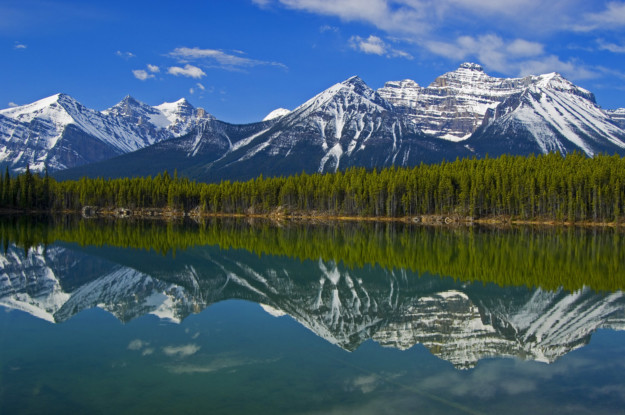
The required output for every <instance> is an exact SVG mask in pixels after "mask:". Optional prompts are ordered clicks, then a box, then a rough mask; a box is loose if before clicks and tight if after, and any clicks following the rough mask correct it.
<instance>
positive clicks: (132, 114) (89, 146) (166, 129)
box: [0, 94, 211, 171]
mask: <svg viewBox="0 0 625 415" xmlns="http://www.w3.org/2000/svg"><path fill="white" fill-rule="evenodd" d="M205 119H211V117H210V116H209V115H207V114H206V113H205V112H204V111H203V110H201V109H197V110H196V109H194V108H193V107H192V106H191V105H190V104H189V103H188V102H186V101H185V100H180V101H177V102H174V103H164V104H161V105H159V106H156V107H150V106H148V105H146V104H143V103H141V102H139V101H136V100H135V99H133V98H132V97H126V98H125V99H124V100H123V101H121V102H120V103H119V104H117V105H115V106H114V107H112V108H110V109H108V110H106V111H102V112H99V111H95V110H92V109H89V108H86V107H84V106H83V105H82V104H80V103H79V102H78V101H76V100H75V99H73V98H72V97H70V96H68V95H65V94H56V95H53V96H51V97H48V98H44V99H42V100H39V101H37V102H34V103H32V104H28V105H24V106H21V107H16V108H9V109H4V110H0V163H2V164H5V165H8V166H9V167H10V168H11V169H12V170H17V171H20V170H23V169H25V167H26V166H27V165H30V167H31V169H32V170H34V171H42V170H43V169H44V168H45V167H47V168H48V169H49V170H50V171H55V170H62V169H67V168H70V167H74V166H78V165H82V164H87V163H92V162H94V161H100V160H106V159H108V158H111V157H114V156H117V155H120V154H124V153H129V152H132V151H136V150H138V149H141V148H143V147H146V146H149V145H151V144H154V143H156V142H159V141H162V140H165V139H168V138H172V137H176V136H180V135H183V134H186V133H187V132H189V131H190V130H191V129H193V128H194V127H196V126H197V125H198V123H200V121H202V120H205Z"/></svg>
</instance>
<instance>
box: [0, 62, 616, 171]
mask: <svg viewBox="0 0 625 415" xmlns="http://www.w3.org/2000/svg"><path fill="white" fill-rule="evenodd" d="M553 151H555V152H560V153H562V154H566V153H569V152H572V151H579V152H582V153H584V154H586V155H588V156H593V155H595V154H597V153H600V152H605V153H609V154H613V153H617V154H621V155H624V154H625V109H616V110H604V109H602V108H601V107H599V106H598V105H597V103H596V101H595V97H594V95H593V94H592V93H591V92H589V91H587V90H585V89H583V88H580V87H578V86H576V85H574V84H573V83H571V82H570V81H568V80H566V79H565V78H563V77H562V76H561V75H559V74H557V73H550V74H544V75H538V76H527V77H522V78H497V77H492V76H489V75H488V74H486V73H485V72H484V70H483V68H482V67H481V66H479V65H477V64H474V63H464V64H462V65H460V67H459V68H457V69H456V70H454V71H452V72H448V73H446V74H443V75H441V76H440V77H438V78H436V79H435V80H434V81H433V82H432V83H431V84H430V85H429V86H427V87H422V86H420V85H418V84H417V83H416V82H414V81H412V80H403V81H392V82H387V83H386V84H385V85H384V87H382V88H380V89H378V90H374V89H372V88H370V87H369V86H368V85H367V84H366V83H365V82H364V81H363V80H362V79H360V78H359V77H356V76H355V77H351V78H349V79H347V80H345V81H343V82H340V83H338V84H336V85H333V86H331V87H330V88H328V89H326V90H325V91H323V92H321V93H320V94H318V95H316V96H315V97H313V98H311V99H310V100H308V101H306V102H305V103H303V104H302V105H300V106H299V107H297V108H295V109H294V110H292V111H288V110H285V109H282V108H281V109H278V110H275V111H272V112H271V113H270V114H269V115H268V116H267V117H265V119H264V120H263V121H260V122H257V123H251V124H245V125H236V124H230V123H227V122H224V121H220V120H217V119H216V118H215V117H213V116H211V115H210V114H208V113H207V112H206V111H204V110H203V109H201V108H194V107H193V106H191V104H189V103H188V102H187V101H186V100H184V99H182V100H179V101H177V102H174V103H164V104H161V105H158V106H154V107H152V106H149V105H147V104H144V103H141V102H139V101H137V100H135V99H133V98H132V97H126V98H124V100H122V101H121V102H120V103H118V104H117V105H115V106H113V107H112V108H109V109H108V110H105V111H95V110H91V109H88V108H86V107H84V106H83V105H81V104H80V103H78V102H77V101H76V100H74V99H73V98H71V97H69V96H67V95H64V94H57V95H54V96H52V97H48V98H45V99H42V100H40V101H37V102H35V103H32V104H29V105H25V106H21V107H15V108H9V109H4V110H0V163H2V164H5V165H7V166H9V168H10V169H12V170H14V171H23V170H24V169H25V167H26V166H27V165H29V166H30V168H31V169H32V170H36V171H41V170H43V169H44V168H46V167H47V169H48V170H49V171H50V172H56V173H55V174H56V175H57V176H58V177H60V178H77V177H80V176H84V175H86V176H105V177H106V176H108V177H121V176H140V175H154V174H156V173H158V172H161V171H163V170H165V169H167V170H170V171H173V170H174V169H177V170H178V172H179V173H181V174H183V175H186V176H189V177H192V178H195V179H200V180H210V181H216V180H221V179H248V178H251V177H255V176H257V175H259V174H261V173H262V174H264V175H281V174H294V173H299V172H301V171H306V172H309V173H313V172H333V171H337V170H339V169H342V168H346V167H349V166H364V167H367V168H373V167H384V166H390V165H395V166H411V165H416V164H418V163H420V162H438V161H441V160H444V159H446V160H450V159H455V158H456V157H472V156H476V157H484V156H486V155H491V156H496V155H500V154H521V155H526V154H531V153H534V154H541V153H548V152H553Z"/></svg>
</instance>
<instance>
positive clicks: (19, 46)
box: [14, 42, 28, 49]
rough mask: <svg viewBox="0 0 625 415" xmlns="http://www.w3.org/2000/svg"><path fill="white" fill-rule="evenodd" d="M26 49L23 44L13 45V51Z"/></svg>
mask: <svg viewBox="0 0 625 415" xmlns="http://www.w3.org/2000/svg"><path fill="white" fill-rule="evenodd" d="M27 47H28V46H26V45H25V44H23V43H17V42H16V43H15V46H14V48H15V49H26V48H27Z"/></svg>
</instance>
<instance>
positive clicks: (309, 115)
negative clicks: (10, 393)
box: [58, 77, 469, 181]
mask: <svg viewBox="0 0 625 415" xmlns="http://www.w3.org/2000/svg"><path fill="white" fill-rule="evenodd" d="M206 126H207V124H204V127H203V129H202V130H196V131H195V132H193V133H191V134H188V135H187V136H185V137H181V138H180V139H177V140H173V141H172V140H170V141H168V142H167V143H161V144H157V145H155V146H152V147H150V148H148V149H145V150H143V151H139V152H136V153H132V154H128V155H125V156H122V157H118V158H115V159H111V160H108V161H105V162H102V163H99V164H97V165H90V166H87V167H85V168H81V169H73V170H70V171H67V172H64V173H61V174H59V175H58V177H61V178H77V177H80V176H81V175H90V176H99V175H104V176H123V175H124V174H127V173H128V172H129V170H128V169H129V168H130V167H128V168H126V167H124V166H133V167H132V174H133V175H153V174H156V173H158V172H159V171H161V170H162V168H161V167H164V166H165V164H166V165H167V166H168V167H167V168H168V169H169V170H170V171H171V170H173V169H174V168H175V169H177V170H178V171H179V172H181V173H186V174H187V175H188V176H190V177H193V178H197V179H202V180H214V181H218V180H220V179H223V178H227V179H249V178H253V177H256V176H258V175H259V174H261V173H262V174H264V175H287V174H295V173H299V172H302V171H306V172H308V173H314V172H334V171H337V170H338V169H342V168H345V167H349V166H366V167H383V166H390V165H393V164H395V165H404V166H405V165H414V164H417V163H419V162H421V161H425V162H436V161H440V160H442V159H444V158H447V159H451V158H455V157H457V156H464V155H468V154H469V151H468V150H467V149H465V148H464V147H462V146H460V145H457V144H455V143H451V142H448V141H444V140H439V139H436V138H434V137H430V136H426V135H424V134H422V133H421V132H420V131H419V130H418V129H417V128H416V126H415V125H414V123H411V122H410V121H409V120H406V119H405V118H404V117H402V116H401V114H398V113H397V112H396V111H395V109H394V107H393V106H392V105H391V104H390V103H388V102H387V101H386V100H384V99H383V98H382V97H381V96H380V95H379V94H378V93H377V92H376V91H374V90H373V89H371V88H369V87H368V86H367V85H366V84H365V83H364V82H363V81H362V80H361V79H360V78H358V77H352V78H349V79H347V80H346V81H344V82H341V83H338V84H336V85H334V86H332V87H330V88H328V89H327V90H325V91H323V92H321V93H320V94H318V95H317V96H315V97H314V98H312V99H310V100H309V101H307V102H305V103H304V104H302V105H301V106H299V107H298V108H296V109H295V110H293V111H291V112H289V113H288V114H285V115H282V116H280V117H276V118H273V119H271V120H270V121H266V122H263V123H256V124H250V125H247V126H233V125H229V124H226V123H222V122H219V121H214V122H213V123H212V125H211V126H209V127H208V128H207V127H206ZM224 131H225V133H224ZM198 147H200V148H202V147H204V148H205V149H206V151H198V150H197V148H198ZM209 149H210V150H209ZM155 160H156V162H154V161H155ZM161 160H163V161H164V163H160V162H159V161H161ZM148 163H149V164H148ZM120 168H121V170H120ZM157 168H161V170H157Z"/></svg>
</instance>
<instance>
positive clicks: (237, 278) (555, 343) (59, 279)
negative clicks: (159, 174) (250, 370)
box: [0, 245, 625, 369]
mask: <svg viewBox="0 0 625 415" xmlns="http://www.w3.org/2000/svg"><path fill="white" fill-rule="evenodd" d="M91 252H92V254H93V251H91ZM96 252H99V251H96ZM113 256H114V257H115V258H117V259H118V260H121V262H122V263H112V262H110V261H108V260H106V259H99V258H98V257H97V256H93V255H88V254H85V253H83V252H80V251H73V250H71V249H69V248H64V247H58V246H51V247H49V248H48V250H43V248H35V249H34V250H32V251H31V253H30V255H28V256H26V255H25V253H24V251H23V250H21V249H19V248H17V247H15V246H14V245H10V246H9V248H8V250H7V253H6V254H4V255H0V306H3V307H6V308H9V309H18V310H21V311H25V312H28V313H30V314H32V315H33V316H36V317H38V318H42V319H45V320H48V321H50V322H62V321H65V320H67V319H69V318H71V317H72V316H73V315H75V314H76V313H79V312H80V311H82V310H86V309H89V308H93V307H99V308H101V309H104V310H107V311H109V312H110V313H112V314H113V315H115V316H116V317H117V318H119V319H120V320H121V321H124V322H126V321H129V320H131V319H134V318H137V317H139V316H142V315H145V314H152V315H156V316H157V317H159V318H162V319H166V320H168V321H172V322H180V321H181V320H182V319H184V318H185V317H187V316H188V315H190V314H191V313H197V312H200V311H201V310H203V309H204V308H206V307H208V306H210V304H213V303H216V302H219V301H223V300H227V299H244V300H247V301H254V302H257V303H259V304H261V305H262V307H263V309H265V310H266V311H267V312H269V313H270V314H271V315H273V316H282V315H289V316H291V317H292V318H293V319H295V320H296V321H298V322H299V323H300V324H302V325H303V326H305V327H306V328H308V329H309V330H311V331H312V332H314V333H315V334H316V335H318V336H320V337H322V338H323V339H325V340H327V341H328V342H330V343H332V344H335V345H337V346H338V347H341V348H344V349H346V350H349V351H352V350H355V349H356V348H358V347H359V346H360V345H361V344H362V343H363V342H364V341H366V340H368V339H373V340H374V341H376V342H378V343H379V344H381V345H382V346H385V347H393V348H397V349H400V350H405V349H409V348H411V347H413V346H415V345H418V344H422V345H423V346H425V347H426V348H428V349H429V350H430V351H431V352H432V353H433V354H435V355H437V356H439V357H440V358H442V359H444V360H447V361H449V362H451V363H453V364H454V365H455V366H456V367H457V368H462V369H466V368H471V367H473V366H475V364H477V362H478V361H479V360H480V359H483V358H486V357H496V356H514V357H519V358H522V359H527V360H536V361H541V362H546V363H550V362H553V361H555V360H556V359H558V358H559V357H561V356H563V355H564V354H566V353H568V352H570V351H571V350H574V349H577V348H579V347H582V346H584V345H585V344H587V343H588V342H589V341H590V336H591V335H592V333H593V332H594V331H596V330H597V329H599V328H611V329H614V330H624V329H625V295H624V294H623V293H622V292H620V291H617V292H612V293H597V292H594V291H592V290H590V289H587V288H585V289H581V290H579V291H576V292H566V291H563V290H556V291H544V290H541V289H532V290H529V289H527V288H525V287H498V286H492V285H491V286H488V285H484V284H482V283H481V282H477V283H466V282H465V283H463V282H456V281H454V280H453V279H452V278H439V277H432V276H427V275H421V276H418V275H417V274H413V273H410V272H408V271H404V270H394V271H389V270H383V269H380V268H377V267H376V268H372V267H364V268H348V267H344V266H341V265H337V264H336V263H334V262H325V261H322V260H319V261H317V262H313V261H305V262H302V261H300V260H299V259H290V258H287V257H272V256H265V257H263V258H262V259H259V257H258V256H257V255H255V254H252V253H245V252H241V251H238V250H232V251H223V250H220V249H219V248H218V247H198V248H193V249H191V250H188V251H186V252H184V253H181V254H180V256H176V258H175V259H173V258H163V257H160V256H159V254H156V253H154V252H151V253H150V252H143V251H142V252H138V251H130V252H127V253H125V252H122V251H119V250H117V251H115V252H114V254H113ZM163 261H165V263H167V266H166V267H164V266H162V264H161V262H163ZM125 262H128V264H125ZM81 264H84V266H81Z"/></svg>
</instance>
